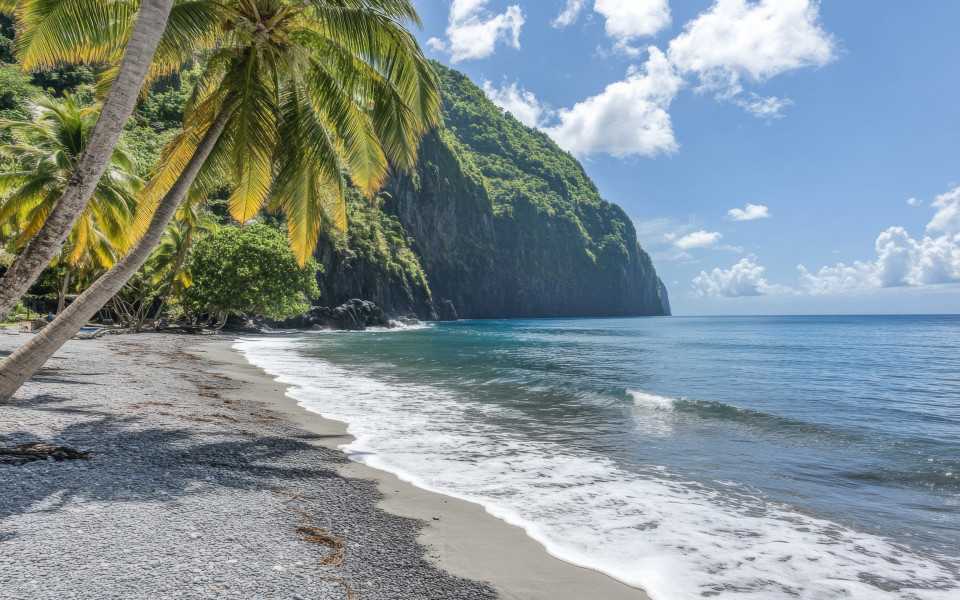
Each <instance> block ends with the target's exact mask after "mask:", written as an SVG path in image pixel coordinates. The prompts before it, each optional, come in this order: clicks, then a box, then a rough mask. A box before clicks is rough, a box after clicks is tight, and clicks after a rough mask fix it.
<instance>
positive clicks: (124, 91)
mask: <svg viewBox="0 0 960 600" xmlns="http://www.w3.org/2000/svg"><path fill="white" fill-rule="evenodd" d="M172 6H173V0H144V1H143V3H142V4H141V5H140V10H139V12H138V13H137V20H136V23H135V24H134V26H133V31H132V32H131V34H130V41H129V43H128V44H127V49H126V52H125V53H124V55H123V62H122V63H121V64H120V71H119V72H118V74H117V79H116V81H115V82H114V84H113V86H111V88H110V93H109V95H108V96H107V100H106V102H104V103H103V109H102V110H101V111H100V118H99V119H98V120H97V124H96V125H95V126H94V128H93V132H92V133H91V134H90V139H89V141H88V142H87V145H86V147H85V148H84V150H83V153H82V154H81V155H80V159H79V160H78V161H77V169H76V171H74V173H73V175H72V176H71V177H70V181H69V182H68V183H67V187H66V189H64V191H63V194H61V196H60V200H58V201H57V203H56V204H55V205H54V207H53V210H51V211H50V214H49V215H48V216H47V219H46V221H45V222H44V224H43V227H41V228H40V231H38V232H37V233H36V235H34V236H33V238H32V239H31V240H30V243H28V244H27V247H26V248H25V249H24V250H23V252H22V253H21V254H20V255H19V256H18V257H17V258H16V259H15V260H14V261H13V262H12V263H11V264H10V267H9V268H8V269H7V272H6V274H4V276H3V278H2V279H0V314H4V315H5V314H7V313H8V312H10V310H11V309H12V308H13V307H14V306H15V305H16V304H17V301H18V300H19V299H20V297H21V296H23V294H24V293H25V292H26V291H27V288H28V287H30V285H31V284H32V283H33V282H34V281H36V279H37V277H38V276H39V275H40V272H41V271H43V268H44V267H46V266H47V265H48V264H49V263H50V261H51V260H53V257H54V256H56V254H57V252H59V251H60V245H61V244H63V241H64V240H65V239H67V236H68V235H69V234H70V230H71V229H73V225H74V224H75V223H76V222H77V219H78V218H79V217H80V214H81V213H82V212H83V209H84V208H86V206H87V203H89V202H90V198H91V196H92V195H93V191H94V188H96V186H97V183H98V182H99V181H100V178H101V177H102V176H103V172H104V171H105V170H106V168H107V163H108V162H109V161H110V157H111V156H112V155H113V150H114V149H115V148H116V147H117V142H118V141H119V140H120V133H121V132H122V131H123V125H124V124H125V123H126V122H127V119H129V118H130V115H131V114H132V113H133V108H134V106H135V105H136V102H137V96H138V95H139V94H140V90H141V88H143V83H144V81H145V80H146V78H147V72H148V71H149V70H150V63H151V62H153V55H154V53H155V52H156V51H157V45H158V44H159V43H160V38H161V36H162V35H163V30H164V29H165V28H166V26H167V17H168V16H169V15H170V9H171V7H172Z"/></svg>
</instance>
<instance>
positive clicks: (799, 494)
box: [237, 316, 960, 600]
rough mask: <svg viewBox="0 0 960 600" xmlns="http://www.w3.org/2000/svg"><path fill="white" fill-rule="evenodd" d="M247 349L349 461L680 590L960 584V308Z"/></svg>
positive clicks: (304, 342)
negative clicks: (344, 429)
mask: <svg viewBox="0 0 960 600" xmlns="http://www.w3.org/2000/svg"><path fill="white" fill-rule="evenodd" d="M237 347H238V348H239V349H240V350H241V351H242V352H243V354H245V355H246V357H247V358H248V359H249V360H250V361H251V362H252V363H253V364H256V365H258V366H260V367H262V368H263V369H265V370H266V371H267V372H268V373H270V374H272V375H274V376H277V377H278V378H279V379H280V380H281V381H282V382H284V383H287V384H289V385H291V386H292V388H291V390H290V395H291V396H292V397H293V398H294V399H296V400H297V401H298V402H299V403H300V405H301V406H303V407H304V408H305V409H307V410H311V411H315V412H317V413H320V414H322V415H323V416H325V417H328V418H332V419H336V420H339V421H343V422H345V423H347V424H348V430H349V432H350V433H351V434H352V435H353V436H354V437H355V438H356V441H355V442H354V443H352V444H350V445H349V446H346V447H345V448H344V450H345V451H346V452H347V453H348V454H349V456H350V457H351V458H352V459H353V460H357V461H360V462H363V463H366V464H369V465H371V466H373V467H376V468H380V469H383V470H386V471H390V472H393V473H396V474H397V475H398V476H400V477H401V478H402V479H404V480H406V481H409V482H411V483H413V484H414V485H417V486H419V487H422V488H425V489H428V490H432V491H436V492H439V493H443V494H447V495H450V496H455V497H458V498H462V499H466V500H469V501H472V502H476V503H479V504H482V505H483V506H484V507H486V509H487V511H488V512H490V513H491V514H493V515H494V516H496V517H499V518H501V519H504V520H506V521H507V522H509V523H511V524H514V525H517V526H520V527H522V528H524V529H525V530H526V532H527V534H528V535H530V536H531V537H533V538H534V539H536V540H538V541H539V542H541V543H542V544H543V545H544V546H545V547H546V548H547V550H548V551H549V552H550V553H551V554H553V555H554V556H557V557H559V558H562V559H564V560H566V561H568V562H571V563H575V564H578V565H581V566H585V567H588V568H592V569H596V570H598V571H602V572H604V573H607V574H609V575H610V576H612V577H614V578H616V579H619V580H621V581H623V582H625V583H628V584H630V585H635V586H638V587H642V588H644V589H645V590H646V591H647V592H648V593H649V594H650V596H651V597H652V598H653V599H654V600H670V599H687V598H702V597H713V598H741V597H747V596H751V597H754V598H765V599H766V598H810V599H813V598H817V599H819V598H877V599H886V598H891V599H892V598H897V599H911V598H923V599H926V598H937V599H940V598H944V599H946V598H952V599H956V598H960V316H838V317H820V316H816V317H814V316H810V317H807V316H802V317H709V318H707V317H704V318H700V317H689V318H684V317H672V318H638V319H562V320H514V321H460V322H456V323H440V324H429V325H425V326H423V327H419V328H409V329H393V330H378V331H377V330H374V331H367V332H363V333H316V334H300V335H277V336H260V337H251V338H247V339H243V340H240V341H239V342H238V343H237Z"/></svg>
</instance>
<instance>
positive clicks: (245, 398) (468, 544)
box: [0, 328, 647, 600]
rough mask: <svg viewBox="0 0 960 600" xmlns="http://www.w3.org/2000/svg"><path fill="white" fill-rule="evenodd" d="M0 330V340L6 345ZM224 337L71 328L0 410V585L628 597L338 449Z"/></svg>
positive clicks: (94, 591)
mask: <svg viewBox="0 0 960 600" xmlns="http://www.w3.org/2000/svg"><path fill="white" fill-rule="evenodd" d="M4 333H5V334H4V335H0V351H3V352H4V353H6V352H9V351H10V350H11V349H12V348H14V347H16V346H17V345H18V344H19V343H22V341H23V340H24V337H23V335H16V334H15V333H14V330H12V329H9V328H8V329H6V330H5V331H4ZM231 346H232V340H231V339H230V338H229V337H228V336H209V337H206V336H205V337H190V336H175V335H146V334H144V335H137V336H132V335H127V336H116V337H107V338H104V339H100V340H92V341H71V342H70V343H68V344H67V345H66V346H65V347H64V348H63V349H62V350H61V351H60V352H59V353H58V354H57V355H56V356H55V357H54V359H53V360H52V361H51V362H50V363H49V364H48V365H47V367H46V368H45V369H44V370H43V371H42V372H41V373H39V374H38V375H37V376H36V377H35V378H34V379H33V380H31V381H30V382H29V383H28V384H27V385H26V386H24V388H23V389H22V390H21V392H20V393H19V394H18V395H17V396H16V398H15V399H14V401H13V402H12V403H11V404H9V405H7V406H4V407H2V408H0V446H3V447H7V448H10V447H14V446H18V445H21V444H26V443H32V442H43V443H47V444H51V445H57V446H59V445H65V446H71V447H74V448H77V449H81V450H89V451H90V455H89V458H88V459H87V460H76V461H70V460H67V461H63V462H55V461H51V460H47V461H36V462H30V463H27V464H23V465H20V466H13V465H10V464H0V596H2V597H4V598H12V599H21V598H23V599H27V598H31V599H33V598H36V599H57V600H59V599H61V598H91V599H93V598H157V599H160V598H219V597H224V598H230V597H244V598H275V599H278V600H279V599H288V598H289V599H292V598H331V599H332V598H347V599H357V600H360V599H364V598H378V599H398V600H400V599H406V598H410V599H414V598H416V599H421V598H423V599H433V598H436V599H438V600H439V599H446V598H463V599H474V598H477V599H481V598H484V599H485V598H495V597H499V598H506V599H517V600H539V599H543V600H546V599H551V600H567V599H569V600H573V599H582V598H602V599H611V600H620V599H643V598H646V597H647V596H646V595H645V594H644V593H643V592H642V591H640V590H638V589H635V588H631V587H629V586H626V585H623V584H621V583H619V582H617V581H615V580H613V579H611V578H609V577H607V576H605V575H602V574H600V573H597V572H594V571H590V570H587V569H582V568H579V567H575V566H573V565H570V564H568V563H565V562H563V561H560V560H558V559H556V558H554V557H552V556H550V555H549V554H547V553H546V551H545V550H544V549H543V547H542V546H540V545H539V544H537V543H536V542H534V541H533V540H531V539H530V538H528V537H527V536H526V535H525V534H524V532H523V531H521V530H520V529H518V528H515V527H512V526H510V525H508V524H506V523H504V522H502V521H499V520H497V519H495V518H494V517H492V516H490V515H488V514H487V513H486V512H485V511H484V510H483V508H482V507H480V506H478V505H474V504H471V503H467V502H463V501H460V500H456V499H453V498H449V497H446V496H442V495H438V494H434V493H431V492H426V491H423V490H420V489H418V488H415V487H414V486H412V485H409V484H407V483H404V482H402V481H400V480H399V479H397V478H396V477H394V476H393V475H390V474H388V473H384V472H380V471H376V470H374V469H371V468H369V467H366V466H364V465H360V464H357V463H354V462H351V461H349V460H347V459H346V457H345V456H344V454H343V453H342V452H340V451H339V450H338V449H337V448H338V447H339V446H340V445H342V444H345V443H347V442H349V440H350V437H349V436H348V435H347V433H346V430H345V426H344V424H342V423H338V422H334V421H329V420H326V419H323V418H322V417H320V416H319V415H316V414H313V413H310V412H308V411H306V410H304V409H302V408H300V407H298V406H297V405H296V404H295V402H294V401H293V400H292V399H290V398H288V397H286V396H285V395H284V393H285V388H284V387H283V386H282V385H281V384H278V383H276V382H275V381H274V380H273V379H272V378H271V377H269V376H267V375H266V374H264V373H263V372H262V371H260V370H259V369H257V368H255V367H252V366H251V365H249V364H248V363H247V362H246V361H245V360H244V359H243V357H242V356H241V355H240V354H238V353H237V352H236V351H234V350H232V348H231Z"/></svg>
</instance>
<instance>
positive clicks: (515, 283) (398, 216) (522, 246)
mask: <svg viewBox="0 0 960 600" xmlns="http://www.w3.org/2000/svg"><path fill="white" fill-rule="evenodd" d="M435 66H436V68H437V70H438V73H439V74H440V75H441V79H442V81H443V85H444V92H445V104H444V121H445V125H444V126H441V127H440V128H438V129H437V130H435V131H434V132H432V133H431V134H429V135H428V136H427V137H426V138H425V139H424V142H423V144H422V146H421V150H420V160H419V165H418V167H417V169H416V172H414V173H411V174H395V175H394V176H392V177H391V178H390V181H389V182H388V184H387V186H386V188H385V190H384V192H385V193H384V194H383V196H382V198H383V200H382V207H381V209H380V211H381V212H382V213H384V216H380V217H377V218H378V219H383V218H386V219H390V221H389V223H390V224H395V227H394V228H393V231H394V232H395V236H394V237H397V238H399V239H400V240H401V241H402V243H403V245H406V246H408V247H409V248H410V249H412V250H413V253H414V254H415V255H416V257H417V259H418V261H419V266H420V267H421V268H422V272H423V274H424V277H423V278H422V279H423V281H419V280H418V279H417V277H413V276H410V273H409V272H398V271H397V269H388V268H384V266H383V265H382V264H380V263H382V262H383V260H382V257H381V258H379V259H378V258H377V257H376V256H372V255H371V253H370V252H367V253H365V254H364V253H361V254H364V255H363V256H358V255H357V254H356V253H352V249H353V245H354V243H355V242H354V241H353V240H352V241H351V243H350V244H347V245H346V246H344V245H343V244H339V245H338V244H337V243H335V242H332V241H328V242H327V243H324V244H321V246H320V248H319V249H318V253H317V258H318V260H319V261H320V262H321V263H322V264H323V265H324V266H325V268H326V272H325V274H324V275H323V276H322V277H321V281H320V287H321V291H322V292H323V293H324V295H323V302H324V304H325V305H328V306H337V305H338V304H339V303H341V302H344V301H346V300H347V299H349V298H355V297H360V298H365V299H369V300H372V301H374V302H376V303H377V304H379V305H380V306H383V307H384V308H385V309H386V310H387V311H388V312H390V313H393V314H409V313H414V314H416V315H418V316H419V317H420V318H423V319H434V318H456V317H459V318H523V317H530V318H533V317H579V316H583V317H586V316H594V317H606V316H640V315H668V314H670V307H669V301H668V299H667V292H666V289H665V287H664V286H663V283H662V282H661V281H660V279H659V278H658V277H657V273H656V270H655V269H654V266H653V263H652V261H651V259H650V256H649V255H648V254H647V253H646V252H645V251H644V250H643V249H642V248H641V247H640V245H639V243H638V242H637V237H636V232H635V230H634V228H633V224H632V223H631V221H630V219H629V218H628V217H627V215H626V214H625V213H624V212H623V210H622V209H621V208H620V207H618V206H616V205H614V204H610V203H608V202H605V201H604V200H602V199H601V198H600V197H599V194H598V193H597V190H596V187H595V186H594V184H593V182H591V181H590V179H589V178H588V177H587V175H586V173H585V172H584V171H583V169H582V167H581V166H580V164H579V163H577V161H576V160H575V159H574V158H573V157H572V156H570V155H569V154H568V153H566V152H564V151H563V150H561V149H560V148H558V147H557V146H556V145H555V144H554V143H553V142H552V141H551V140H550V139H549V138H548V137H547V136H546V135H544V134H543V133H541V132H538V131H535V130H532V129H528V128H526V127H524V126H523V125H521V124H520V123H519V122H517V121H516V120H515V119H513V117H511V116H510V115H504V114H503V113H502V112H501V111H500V110H499V109H497V108H496V107H495V106H493V105H492V104H491V103H490V102H489V101H488V100H487V98H486V97H485V96H484V94H483V92H482V91H481V90H480V89H479V88H477V87H476V86H474V85H473V84H472V83H471V82H470V81H469V80H467V78H466V77H464V76H463V75H462V74H460V73H457V72H455V71H452V70H449V69H446V68H444V67H442V66H440V65H435ZM360 210H361V209H356V210H355V211H354V215H359V214H360ZM353 227H354V221H353V219H351V228H353ZM354 237H356V236H355V234H354V233H353V231H351V238H354ZM360 241H361V240H360V238H357V239H356V242H360ZM413 270H415V269H412V268H408V269H407V271H413Z"/></svg>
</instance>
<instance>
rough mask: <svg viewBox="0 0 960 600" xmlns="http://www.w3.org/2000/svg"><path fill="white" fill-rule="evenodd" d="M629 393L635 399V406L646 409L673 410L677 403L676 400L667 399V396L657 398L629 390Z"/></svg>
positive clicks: (653, 395)
mask: <svg viewBox="0 0 960 600" xmlns="http://www.w3.org/2000/svg"><path fill="white" fill-rule="evenodd" d="M627 393H628V394H630V396H631V397H632V398H633V403H634V404H636V405H637V406H641V407H644V408H652V409H655V410H673V407H674V406H675V405H676V403H677V399H676V398H667V397H666V396H657V395H655V394H647V393H644V392H635V391H633V390H627Z"/></svg>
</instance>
